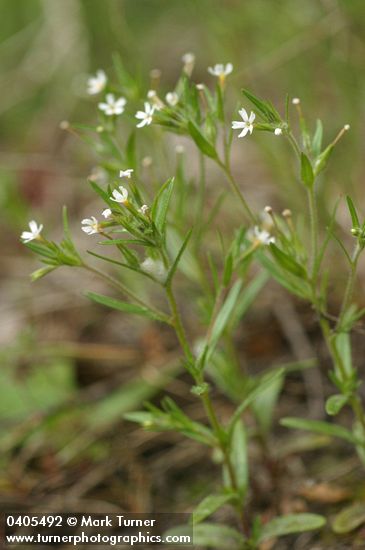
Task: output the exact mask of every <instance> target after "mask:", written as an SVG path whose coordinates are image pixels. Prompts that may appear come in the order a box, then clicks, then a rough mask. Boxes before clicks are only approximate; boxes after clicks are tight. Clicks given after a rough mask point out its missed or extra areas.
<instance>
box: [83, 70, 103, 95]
mask: <svg viewBox="0 0 365 550" xmlns="http://www.w3.org/2000/svg"><path fill="white" fill-rule="evenodd" d="M106 81H107V78H106V74H105V73H104V71H102V70H101V69H100V70H99V71H97V73H96V75H95V76H91V77H90V78H89V79H88V81H87V93H88V94H90V95H95V94H99V93H100V92H101V91H103V90H104V88H105V85H106Z"/></svg>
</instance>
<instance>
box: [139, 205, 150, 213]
mask: <svg viewBox="0 0 365 550" xmlns="http://www.w3.org/2000/svg"><path fill="white" fill-rule="evenodd" d="M148 210H149V208H148V206H147V204H142V206H141V208H138V212H140V213H141V214H147V212H148Z"/></svg>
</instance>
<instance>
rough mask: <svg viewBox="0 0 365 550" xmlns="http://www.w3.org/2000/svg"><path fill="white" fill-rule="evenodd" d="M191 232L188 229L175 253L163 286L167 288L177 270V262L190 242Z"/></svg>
mask: <svg viewBox="0 0 365 550" xmlns="http://www.w3.org/2000/svg"><path fill="white" fill-rule="evenodd" d="M192 232H193V230H192V229H190V231H188V232H187V234H186V237H185V239H184V241H183V243H182V245H181V248H180V250H179V252H178V253H177V256H176V258H175V260H174V262H173V264H172V266H171V267H170V270H169V272H168V274H167V277H166V281H165V286H166V287H168V286H169V285H170V284H171V281H172V279H173V277H174V275H175V272H176V270H177V268H178V265H179V262H180V260H181V257H182V255H183V254H184V250H185V248H186V247H187V246H188V242H189V240H190V237H191V234H192Z"/></svg>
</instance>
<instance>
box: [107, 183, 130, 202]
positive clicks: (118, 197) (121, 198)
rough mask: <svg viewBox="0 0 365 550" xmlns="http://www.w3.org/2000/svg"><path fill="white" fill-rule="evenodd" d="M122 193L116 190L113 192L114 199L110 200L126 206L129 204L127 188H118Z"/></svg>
mask: <svg viewBox="0 0 365 550" xmlns="http://www.w3.org/2000/svg"><path fill="white" fill-rule="evenodd" d="M118 189H119V190H120V191H118V190H117V189H114V191H113V192H112V195H113V196H112V197H110V199H111V200H112V201H114V202H121V203H122V204H125V203H126V202H128V191H127V189H126V188H125V187H122V186H121V185H120V186H119V187H118Z"/></svg>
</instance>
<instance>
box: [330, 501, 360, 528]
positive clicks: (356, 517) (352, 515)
mask: <svg viewBox="0 0 365 550" xmlns="http://www.w3.org/2000/svg"><path fill="white" fill-rule="evenodd" d="M363 523H365V502H356V503H355V504H351V506H347V507H346V508H344V509H343V510H341V512H339V513H338V514H337V515H336V516H335V519H334V521H333V523H332V528H333V530H334V532H335V533H337V534H338V535H343V534H345V533H350V532H351V531H353V530H354V529H357V527H360V525H362V524H363Z"/></svg>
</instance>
